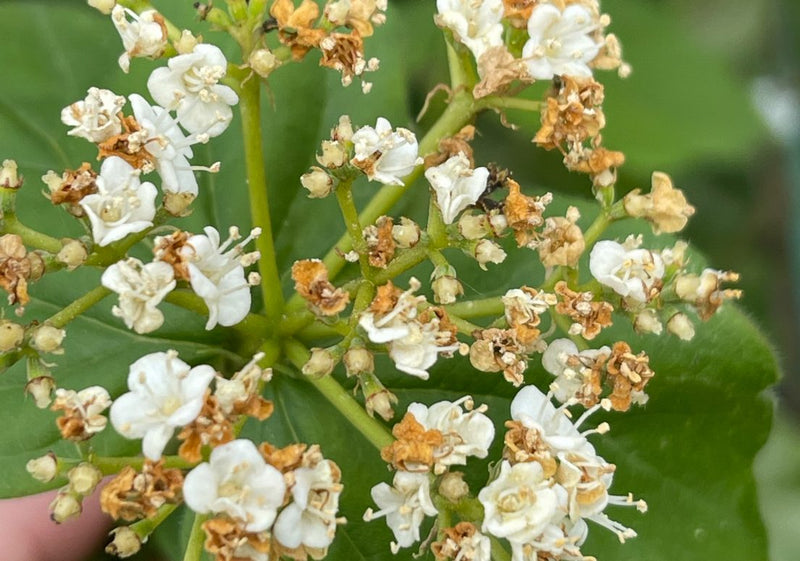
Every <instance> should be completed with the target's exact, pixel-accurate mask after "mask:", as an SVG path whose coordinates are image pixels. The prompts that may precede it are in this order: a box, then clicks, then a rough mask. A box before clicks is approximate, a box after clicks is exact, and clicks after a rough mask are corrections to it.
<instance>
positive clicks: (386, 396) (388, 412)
mask: <svg viewBox="0 0 800 561" xmlns="http://www.w3.org/2000/svg"><path fill="white" fill-rule="evenodd" d="M394 403H397V396H396V395H394V394H393V393H392V392H390V391H389V390H387V389H386V388H383V389H381V390H378V391H377V392H375V393H372V394H370V395H368V396H367V400H366V404H365V406H366V410H367V413H368V414H369V416H370V417H374V416H375V414H376V413H377V414H378V415H380V417H381V418H382V419H383V420H384V421H391V420H392V418H393V417H394V408H392V404H394Z"/></svg>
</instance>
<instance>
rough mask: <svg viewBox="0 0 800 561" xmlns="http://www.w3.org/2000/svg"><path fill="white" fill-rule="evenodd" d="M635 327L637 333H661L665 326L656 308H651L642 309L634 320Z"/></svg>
mask: <svg viewBox="0 0 800 561" xmlns="http://www.w3.org/2000/svg"><path fill="white" fill-rule="evenodd" d="M633 328H634V329H635V330H636V332H637V333H653V334H655V335H660V334H661V330H662V329H663V328H664V326H663V325H661V321H659V319H658V315H657V314H656V311H655V310H652V309H650V308H648V309H645V310H642V311H641V312H639V314H638V315H637V316H636V319H635V320H633Z"/></svg>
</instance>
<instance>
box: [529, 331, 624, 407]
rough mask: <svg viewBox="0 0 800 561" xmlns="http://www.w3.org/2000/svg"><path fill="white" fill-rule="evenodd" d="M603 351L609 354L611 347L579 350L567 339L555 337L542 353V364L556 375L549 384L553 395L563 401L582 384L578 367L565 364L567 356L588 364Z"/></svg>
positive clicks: (570, 397) (573, 394)
mask: <svg viewBox="0 0 800 561" xmlns="http://www.w3.org/2000/svg"><path fill="white" fill-rule="evenodd" d="M603 353H606V354H610V353H611V349H609V348H608V347H601V348H599V349H585V350H583V351H579V350H578V347H577V346H576V345H575V343H573V342H572V341H571V340H569V339H556V340H554V341H553V342H552V343H550V344H549V345H548V346H547V349H546V350H545V351H544V353H543V354H542V366H543V367H544V369H545V370H547V371H548V372H549V373H550V374H552V375H553V376H555V377H556V379H555V381H554V382H553V384H551V386H550V388H551V389H552V391H553V396H554V397H555V398H556V399H557V400H558V401H560V402H561V403H564V402H566V401H569V400H570V399H572V398H573V397H575V394H576V392H578V390H579V389H580V388H581V386H582V385H583V379H582V374H581V372H580V369H577V370H576V369H575V368H574V367H571V366H570V365H568V364H567V360H568V359H569V357H577V359H578V360H581V359H583V360H585V361H586V362H587V363H588V364H592V363H593V362H594V360H595V359H596V358H597V357H598V356H599V355H600V354H603Z"/></svg>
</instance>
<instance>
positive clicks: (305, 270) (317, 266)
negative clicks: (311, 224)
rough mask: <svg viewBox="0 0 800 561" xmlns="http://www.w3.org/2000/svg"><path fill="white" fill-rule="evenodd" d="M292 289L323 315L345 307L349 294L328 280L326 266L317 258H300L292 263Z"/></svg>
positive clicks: (337, 311)
mask: <svg viewBox="0 0 800 561" xmlns="http://www.w3.org/2000/svg"><path fill="white" fill-rule="evenodd" d="M292 279H293V280H294V289H295V290H296V291H297V292H298V293H299V294H300V296H302V297H303V298H305V299H306V300H307V301H308V303H309V304H311V306H312V308H313V309H314V310H315V311H316V312H317V313H320V314H322V315H324V316H332V315H336V314H338V313H339V312H341V311H342V310H344V309H345V308H346V307H347V304H348V303H349V302H350V295H349V294H348V293H347V292H345V291H343V290H342V289H341V288H336V287H335V286H334V285H333V284H331V282H330V281H329V280H328V268H327V267H326V266H325V264H324V263H323V262H322V261H320V260H319V259H302V260H300V261H295V263H294V265H292Z"/></svg>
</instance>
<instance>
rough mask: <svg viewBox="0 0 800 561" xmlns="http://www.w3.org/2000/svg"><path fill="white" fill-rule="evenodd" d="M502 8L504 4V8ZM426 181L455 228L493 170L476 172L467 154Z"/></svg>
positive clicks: (432, 170) (433, 170) (431, 173)
mask: <svg viewBox="0 0 800 561" xmlns="http://www.w3.org/2000/svg"><path fill="white" fill-rule="evenodd" d="M501 5H502V4H501ZM425 177H426V178H427V180H428V181H429V182H430V184H431V187H433V190H434V192H435V193H436V204H437V205H439V209H440V210H441V211H442V219H443V220H444V223H445V224H452V223H453V222H454V221H455V219H456V217H457V216H458V214H459V213H460V212H461V211H462V210H464V209H465V208H467V207H468V206H470V205H473V204H475V203H476V202H477V201H478V199H479V198H480V196H481V195H482V194H483V192H484V191H485V190H486V181H487V180H488V179H489V170H488V169H486V168H485V167H479V168H475V169H472V168H471V167H470V165H469V160H468V159H467V157H466V156H465V155H464V153H463V152H459V153H458V154H457V155H456V156H453V157H451V158H449V159H448V160H447V161H446V162H444V163H443V164H441V165H438V166H435V167H431V168H428V169H427V170H425Z"/></svg>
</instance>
